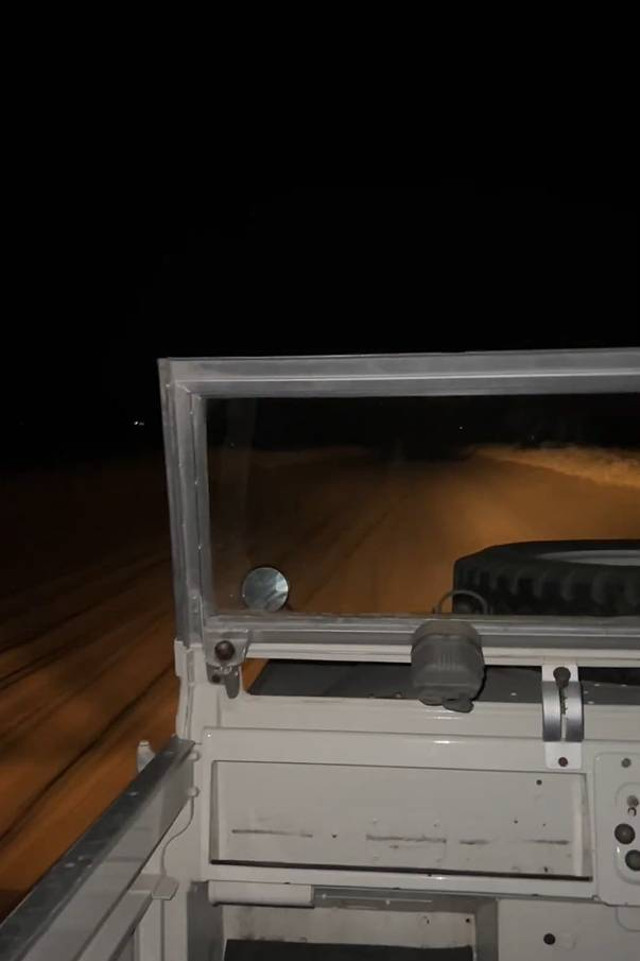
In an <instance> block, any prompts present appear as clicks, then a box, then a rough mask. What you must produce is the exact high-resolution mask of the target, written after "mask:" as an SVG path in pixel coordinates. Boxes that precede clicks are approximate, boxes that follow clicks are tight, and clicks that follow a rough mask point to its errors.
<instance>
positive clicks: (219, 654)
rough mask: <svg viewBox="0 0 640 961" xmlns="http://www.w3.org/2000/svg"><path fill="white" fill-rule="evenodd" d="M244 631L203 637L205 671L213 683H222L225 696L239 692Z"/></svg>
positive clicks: (245, 647)
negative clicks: (214, 636)
mask: <svg viewBox="0 0 640 961" xmlns="http://www.w3.org/2000/svg"><path fill="white" fill-rule="evenodd" d="M248 646H249V639H248V636H247V634H246V633H242V634H240V633H236V634H234V633H228V634H225V635H224V636H223V637H220V638H217V639H210V638H206V639H205V655H206V659H207V672H208V674H209V678H210V680H211V681H212V682H213V683H216V684H221V683H222V684H224V686H225V690H226V692H227V697H231V698H234V697H237V696H238V694H239V693H240V686H241V685H240V680H241V671H242V665H243V664H244V661H245V659H246V656H247V649H248Z"/></svg>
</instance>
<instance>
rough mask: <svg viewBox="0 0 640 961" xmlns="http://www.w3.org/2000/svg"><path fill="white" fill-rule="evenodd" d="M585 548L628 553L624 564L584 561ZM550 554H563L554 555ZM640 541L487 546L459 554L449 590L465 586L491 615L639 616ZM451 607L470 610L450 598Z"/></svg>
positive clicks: (463, 602) (466, 603) (465, 601)
mask: <svg viewBox="0 0 640 961" xmlns="http://www.w3.org/2000/svg"><path fill="white" fill-rule="evenodd" d="M585 552H598V554H599V555H600V554H605V555H606V554H607V553H610V554H611V555H612V557H613V554H614V553H615V554H617V555H618V558H619V559H620V560H623V561H624V560H625V558H624V556H623V557H622V558H621V557H620V555H621V552H625V554H626V552H630V554H629V563H628V564H627V563H624V562H623V563H619V562H618V563H615V564H614V563H606V562H603V563H600V562H595V563H584V562H579V561H578V560H577V559H576V560H571V558H570V556H567V555H571V554H572V553H573V554H576V557H577V556H578V555H579V554H582V557H583V559H584V557H585ZM554 555H562V556H558V557H554ZM639 565H640V540H615V541H531V542H528V543H523V544H503V545H500V546H497V547H488V548H486V549H485V550H482V551H478V553H477V554H469V555H468V556H467V557H461V558H460V559H459V560H457V561H456V563H455V566H454V589H455V590H470V591H474V592H475V593H477V594H479V595H480V596H481V597H482V598H484V600H485V601H486V602H487V604H488V606H489V612H490V613H491V614H574V615H580V614H588V615H595V616H599V617H613V616H624V615H634V614H635V615H637V614H640V566H639ZM453 609H454V611H456V612H458V613H462V612H465V613H468V612H469V601H468V599H467V598H465V597H464V596H462V597H461V598H459V599H457V598H455V597H454V605H453Z"/></svg>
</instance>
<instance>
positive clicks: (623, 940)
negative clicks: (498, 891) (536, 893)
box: [498, 900, 640, 961]
mask: <svg viewBox="0 0 640 961" xmlns="http://www.w3.org/2000/svg"><path fill="white" fill-rule="evenodd" d="M498 925H499V937H500V955H499V956H500V961H541V959H545V958H549V959H552V958H567V959H569V958H575V959H576V961H578V959H579V961H602V959H603V958H606V959H609V961H638V958H640V933H638V931H631V930H629V929H628V928H625V927H623V926H622V925H621V924H620V923H619V919H618V915H617V912H616V909H615V908H610V907H607V906H606V905H603V904H580V903H576V902H564V903H562V902H553V901H520V900H508V901H501V902H500V903H499V906H498ZM545 936H546V937H547V941H545ZM551 938H553V941H552V942H551V943H549V941H550V940H551Z"/></svg>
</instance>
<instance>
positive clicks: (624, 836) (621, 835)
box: [613, 824, 636, 844]
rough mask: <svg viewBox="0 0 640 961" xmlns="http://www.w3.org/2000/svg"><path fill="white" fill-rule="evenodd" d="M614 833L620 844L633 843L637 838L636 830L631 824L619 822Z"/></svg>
mask: <svg viewBox="0 0 640 961" xmlns="http://www.w3.org/2000/svg"><path fill="white" fill-rule="evenodd" d="M613 833H614V834H615V838H616V841H619V842H620V844H631V843H632V842H633V841H635V839H636V832H635V831H634V830H633V828H632V827H631V825H630V824H618V826H617V827H616V829H615V831H614V832H613Z"/></svg>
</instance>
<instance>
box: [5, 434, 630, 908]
mask: <svg viewBox="0 0 640 961" xmlns="http://www.w3.org/2000/svg"><path fill="white" fill-rule="evenodd" d="M511 453H512V454H513V456H508V454H509V452H508V451H505V449H499V450H495V449H492V450H489V451H485V452H484V453H483V454H480V453H476V454H474V455H473V456H470V457H468V458H464V459H461V460H458V461H447V462H445V461H442V462H434V463H428V464H426V463H422V462H411V463H399V462H398V463H395V462H394V463H386V462H382V461H378V462H376V461H373V460H372V459H371V458H367V457H365V456H363V455H361V456H354V454H353V452H352V451H351V452H343V455H341V454H340V452H335V451H334V452H332V454H331V456H329V457H320V458H319V457H317V456H316V457H314V458H312V459H310V460H309V461H308V462H305V460H304V458H303V457H300V456H299V455H297V456H295V457H291V456H290V455H289V456H288V462H287V465H286V468H285V465H284V464H278V463H277V461H276V460H274V458H273V457H266V456H265V457H263V458H262V459H258V461H256V463H255V466H254V471H253V476H252V479H251V481H250V482H249V483H246V481H245V480H243V472H242V470H241V469H239V468H238V467H237V465H236V466H234V465H233V464H232V465H231V466H230V467H229V468H228V469H225V472H223V473H222V474H219V473H218V474H216V476H215V477H214V479H213V486H214V489H215V491H216V493H217V494H219V495H221V496H222V497H223V505H222V507H221V509H220V510H218V511H217V512H214V515H213V519H214V521H215V522H217V533H216V535H215V547H216V569H215V574H216V594H217V597H218V599H219V601H220V603H221V606H222V607H224V608H226V609H234V608H235V607H237V605H238V590H237V587H238V584H239V583H240V581H241V578H242V575H243V574H244V573H245V572H246V570H247V569H248V568H249V567H250V566H252V565H253V564H257V563H274V564H276V565H278V566H280V567H282V569H283V570H285V571H286V573H287V575H288V577H289V578H290V581H291V584H292V593H291V606H292V608H293V609H294V610H301V611H312V612H319V611H327V612H332V613H350V612H358V613H362V612H397V611H406V612H410V611H411V612H412V611H415V612H420V611H429V610H431V608H432V607H433V605H434V604H435V603H436V602H437V600H438V598H439V597H440V596H441V595H442V594H443V593H444V592H445V591H446V590H447V589H448V588H449V587H450V581H451V569H452V565H453V561H454V560H455V559H456V557H458V556H460V555H462V554H465V553H469V552H470V551H474V550H478V549H480V548H482V547H484V546H487V545H489V544H495V543H500V542H503V541H504V542H506V541H513V540H527V539H541V538H584V537H613V538H616V537H640V497H638V491H637V486H638V485H637V484H636V483H635V481H634V482H633V483H630V482H629V480H628V475H629V470H628V466H625V467H624V469H622V468H620V469H617V468H616V470H614V471H613V473H612V472H611V466H612V465H611V464H609V472H607V471H605V470H603V468H602V461H603V455H602V454H601V453H599V452H591V453H590V454H585V453H584V452H581V453H580V457H576V455H575V453H573V452H571V451H568V450H565V451H557V452H554V451H543V452H537V451H533V452H527V453H530V454H531V457H530V458H529V460H528V461H527V462H526V463H525V462H524V458H523V456H521V455H522V452H511ZM542 455H544V456H542ZM554 461H555V462H554ZM568 465H573V467H572V469H571V470H569V469H568ZM634 476H635V475H634ZM621 478H622V479H621ZM625 478H626V479H625ZM1 513H2V516H1V517H0V520H1V522H2V530H3V540H4V547H5V550H4V551H3V555H4V570H3V572H2V586H1V589H0V620H1V623H2V628H1V631H0V690H1V692H2V694H1V697H0V890H1V892H2V900H1V902H0V909H2V908H4V909H5V910H6V909H8V908H10V907H11V906H12V905H13V904H14V903H15V902H16V901H17V900H18V899H19V898H20V896H22V895H23V894H24V893H25V892H26V891H27V890H28V889H29V887H30V886H31V885H32V884H33V883H34V882H35V881H36V880H37V878H38V877H40V876H41V874H42V873H43V872H44V871H45V870H46V868H47V867H48V866H49V865H50V864H51V863H52V861H53V860H55V859H56V858H57V857H59V856H60V855H61V854H62V853H63V852H64V850H65V849H66V848H67V847H68V846H69V844H70V843H71V842H72V841H73V840H74V839H75V837H76V836H77V835H78V834H79V833H80V832H81V831H83V830H84V829H85V828H86V827H87V826H88V825H89V824H90V823H91V821H92V820H94V818H95V817H96V816H97V815H98V814H99V813H100V812H101V811H102V810H103V809H104V808H105V807H106V805H107V804H108V803H109V802H110V801H111V800H112V799H113V798H114V797H115V796H116V795H117V794H118V793H119V792H120V791H121V790H122V788H123V787H124V785H125V784H126V783H127V781H128V780H129V778H130V777H131V776H132V774H133V773H134V751H135V745H136V743H137V742H138V740H140V739H141V738H147V739H149V740H151V742H152V743H154V744H156V745H159V744H161V743H163V742H164V741H165V740H166V738H167V737H168V736H169V735H170V734H171V732H172V729H173V717H174V712H175V703H176V690H177V689H176V682H175V678H174V677H173V670H172V638H173V612H172V604H173V600H172V595H171V571H170V563H169V547H168V528H167V518H166V506H165V489H164V474H163V467H162V463H161V460H160V459H159V458H158V459H151V458H150V459H147V460H145V461H140V462H129V463H121V464H112V465H110V466H108V467H100V466H95V467H90V468H84V469H83V470H79V471H59V472H52V473H51V474H49V475H44V474H39V475H37V476H30V475H23V476H22V477H13V478H9V479H8V480H6V481H5V482H4V483H3V488H2V500H1Z"/></svg>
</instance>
